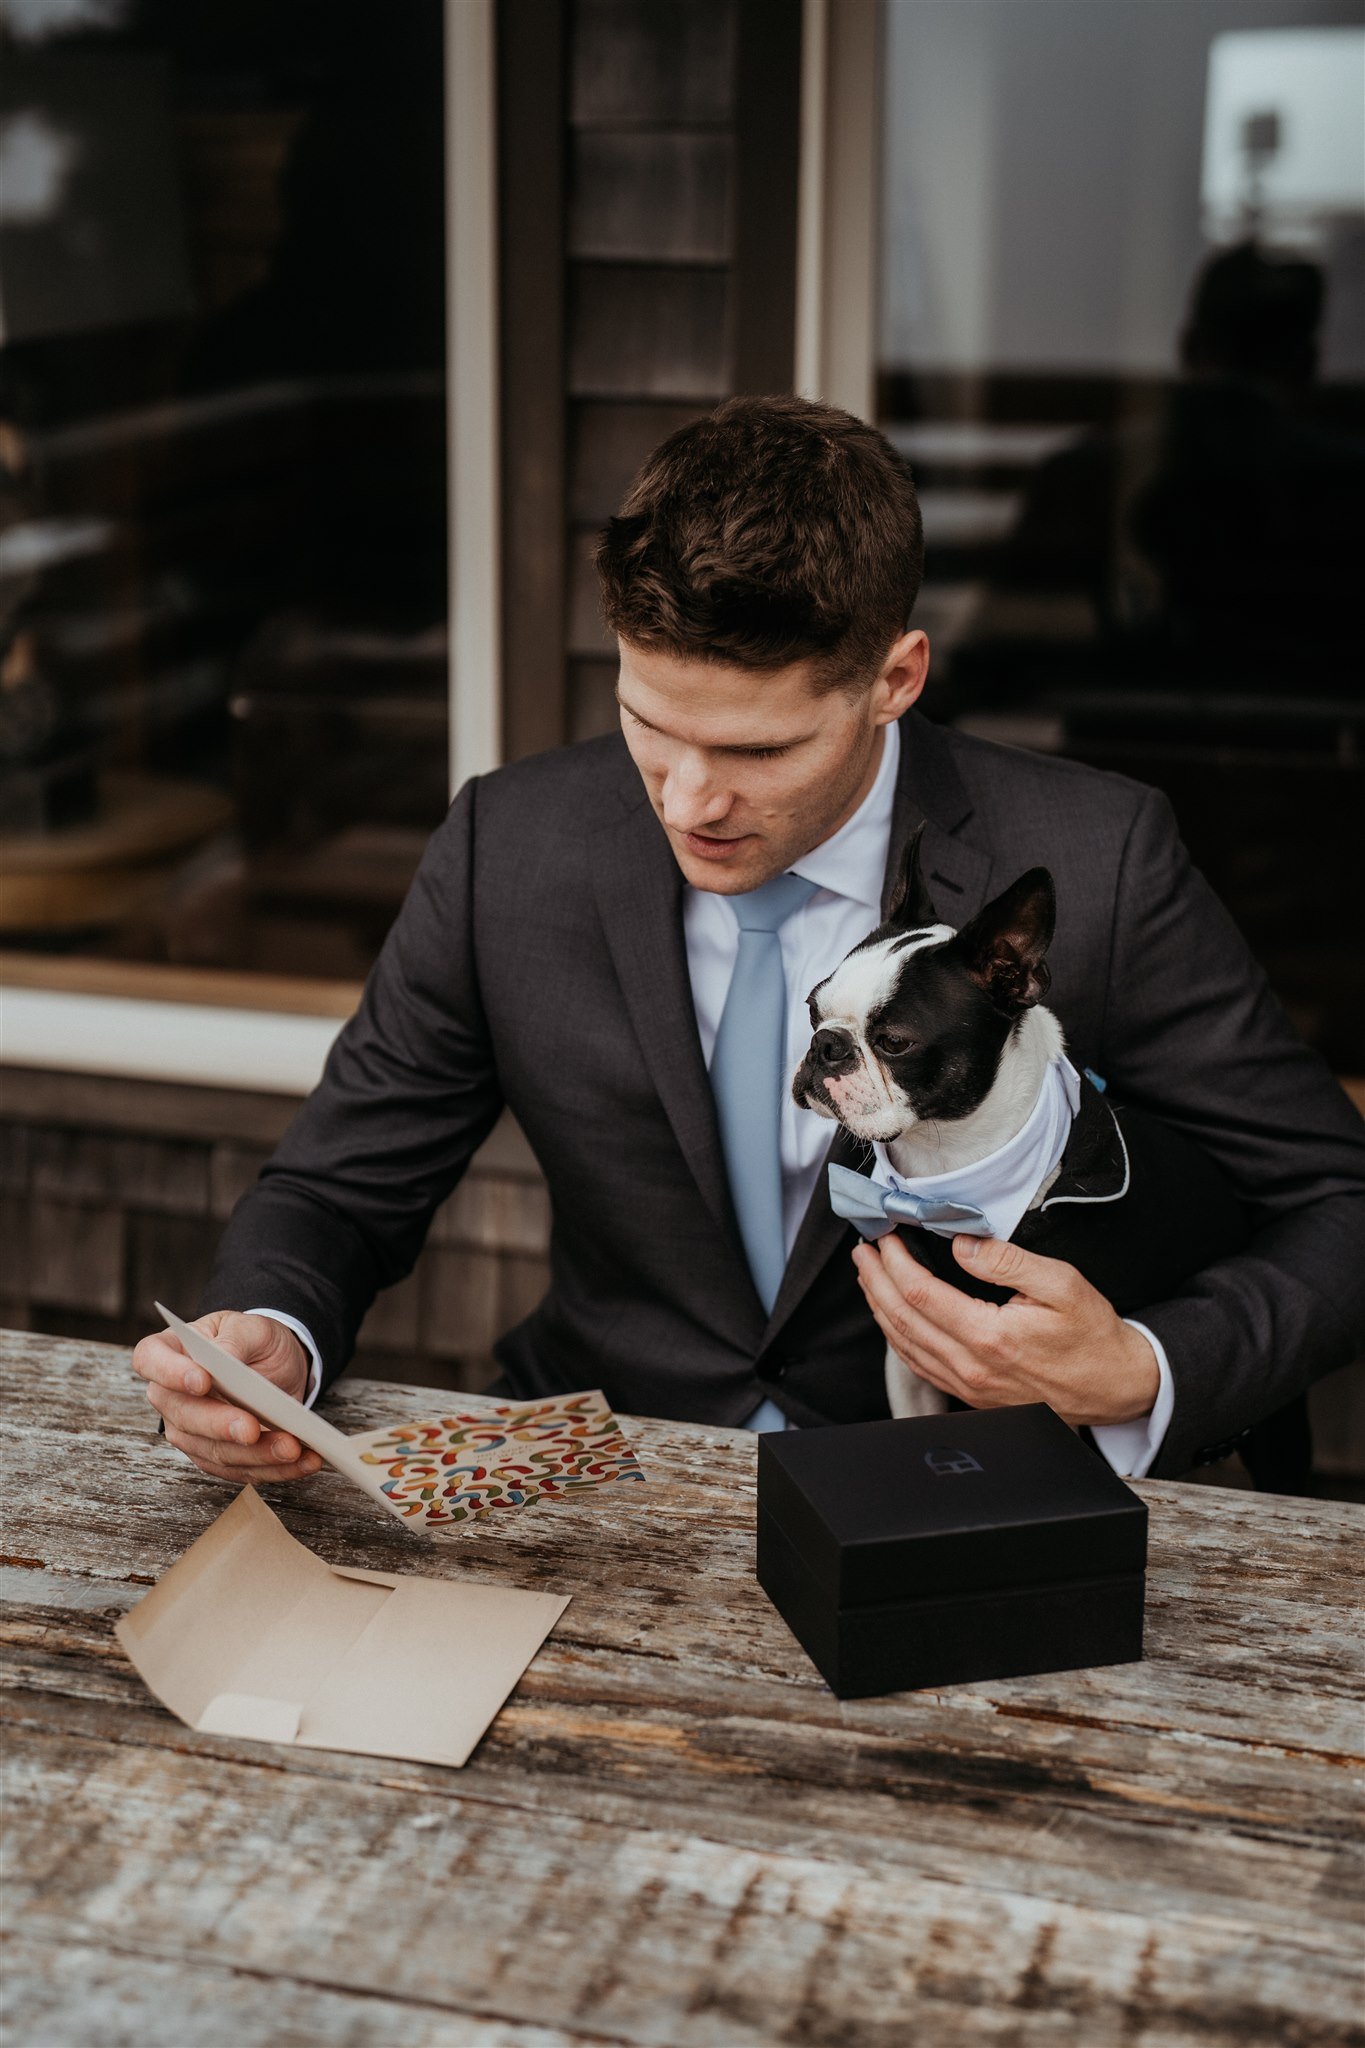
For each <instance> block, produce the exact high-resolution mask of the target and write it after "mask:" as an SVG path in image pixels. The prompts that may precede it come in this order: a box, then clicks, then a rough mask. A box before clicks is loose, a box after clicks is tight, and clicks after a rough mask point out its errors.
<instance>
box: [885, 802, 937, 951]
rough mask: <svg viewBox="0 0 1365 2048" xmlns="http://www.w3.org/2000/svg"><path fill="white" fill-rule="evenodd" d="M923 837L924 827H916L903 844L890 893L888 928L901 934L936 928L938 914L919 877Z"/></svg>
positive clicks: (922, 879) (887, 917)
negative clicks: (926, 926) (899, 928)
mask: <svg viewBox="0 0 1365 2048" xmlns="http://www.w3.org/2000/svg"><path fill="white" fill-rule="evenodd" d="M923 837H924V827H923V825H920V826H919V827H918V828H917V829H916V830H915V831H914V832H912V833H911V835H910V837H909V838H908V839H907V840H906V842H905V851H904V853H903V854H902V855H901V871H900V878H899V880H898V881H897V883H896V886H895V889H894V891H893V892H892V896H891V908H890V910H889V911H888V912H887V914H886V922H887V923H888V924H895V925H899V926H900V927H901V929H902V931H907V932H914V931H918V930H919V929H920V927H921V926H922V925H927V924H937V923H938V921H939V916H938V912H937V911H936V910H935V908H934V906H933V903H932V902H931V900H930V896H929V891H928V890H927V889H926V888H925V886H924V876H923V875H922V874H921V873H920V865H919V843H920V841H921V839H923Z"/></svg>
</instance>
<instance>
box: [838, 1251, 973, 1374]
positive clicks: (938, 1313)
mask: <svg viewBox="0 0 1365 2048" xmlns="http://www.w3.org/2000/svg"><path fill="white" fill-rule="evenodd" d="M854 1260H855V1263H856V1265H857V1267H858V1277H859V1279H860V1280H861V1281H862V1284H863V1287H864V1289H865V1291H866V1293H867V1297H868V1300H869V1301H871V1302H874V1303H875V1304H876V1305H877V1306H879V1307H880V1308H881V1309H882V1310H883V1312H884V1313H885V1314H886V1315H887V1316H888V1317H889V1318H890V1320H891V1321H892V1322H893V1323H896V1324H900V1323H902V1322H903V1323H904V1326H905V1332H906V1335H907V1337H910V1336H913V1337H914V1338H915V1339H916V1340H917V1341H918V1342H921V1343H924V1344H927V1345H928V1347H929V1348H930V1349H931V1350H932V1351H934V1352H935V1353H936V1354H937V1355H938V1356H939V1357H941V1358H942V1359H943V1360H944V1361H945V1363H947V1364H956V1363H958V1362H959V1361H960V1359H961V1357H962V1355H963V1353H964V1352H967V1351H970V1350H972V1349H973V1347H974V1346H979V1345H980V1344H981V1343H982V1342H983V1340H984V1338H985V1337H986V1336H987V1335H989V1334H990V1324H989V1323H988V1324H987V1328H986V1330H984V1331H983V1330H982V1329H981V1327H980V1324H981V1321H982V1312H983V1311H985V1315H986V1317H988V1318H989V1317H993V1316H994V1315H995V1313H996V1311H995V1310H994V1309H988V1308H987V1305H986V1304H985V1303H984V1302H979V1301H973V1300H972V1299H971V1298H970V1296H968V1295H964V1294H959V1293H958V1291H957V1289H956V1288H955V1287H949V1286H948V1285H947V1284H946V1283H945V1282H944V1281H942V1280H940V1279H938V1278H937V1277H936V1276H935V1275H934V1274H933V1273H927V1272H926V1271H925V1269H924V1267H923V1266H921V1265H920V1264H919V1262H918V1260H916V1259H914V1258H912V1257H911V1255H910V1253H909V1252H908V1251H907V1250H906V1249H905V1246H904V1245H903V1244H901V1243H899V1241H898V1240H896V1239H893V1238H890V1237H887V1238H883V1239H882V1241H881V1243H880V1244H879V1245H878V1247H877V1249H876V1250H875V1251H874V1250H873V1249H872V1248H871V1247H870V1246H863V1247H860V1249H859V1250H858V1251H857V1252H855V1254H854Z"/></svg>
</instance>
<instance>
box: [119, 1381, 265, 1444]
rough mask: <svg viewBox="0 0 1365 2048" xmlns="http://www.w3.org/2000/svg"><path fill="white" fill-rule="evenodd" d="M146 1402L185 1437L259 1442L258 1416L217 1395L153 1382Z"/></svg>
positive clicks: (259, 1426) (219, 1441)
mask: <svg viewBox="0 0 1365 2048" xmlns="http://www.w3.org/2000/svg"><path fill="white" fill-rule="evenodd" d="M147 1399H148V1400H149V1401H150V1402H151V1404H152V1406H153V1408H155V1410H156V1412H157V1414H158V1415H160V1416H161V1418H162V1420H163V1421H164V1422H165V1423H166V1424H167V1425H168V1426H169V1427H171V1428H174V1429H177V1430H179V1431H180V1433H181V1435H182V1436H193V1437H204V1438H207V1439H209V1440H211V1441H213V1442H215V1443H219V1444H228V1443H234V1444H254V1443H257V1442H259V1440H260V1436H261V1425H260V1423H259V1422H258V1421H257V1420H256V1417H255V1416H254V1415H248V1413H247V1411H246V1410H245V1408H234V1407H233V1406H232V1404H231V1402H229V1401H220V1400H218V1399H217V1397H216V1396H210V1397H208V1398H203V1397H199V1396H196V1395H192V1394H181V1393H178V1392H177V1391H176V1389H175V1388H174V1387H166V1386H161V1385H160V1384H158V1383H157V1382H156V1381H153V1382H152V1383H151V1384H150V1385H149V1386H148V1388H147Z"/></svg>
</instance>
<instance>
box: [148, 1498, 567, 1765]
mask: <svg viewBox="0 0 1365 2048" xmlns="http://www.w3.org/2000/svg"><path fill="white" fill-rule="evenodd" d="M568 1604H569V1602H568V1599H567V1597H561V1596H560V1595H559V1594H557V1593H522V1592H518V1591H516V1590H515V1589H512V1588H509V1587H507V1586H490V1585H481V1584H478V1583H476V1582H475V1581H472V1580H465V1579H417V1578H412V1577H408V1576H400V1575H399V1574H398V1573H396V1572H368V1571H357V1570H350V1569H347V1568H345V1567H343V1566H340V1565H327V1564H324V1563H323V1561H322V1559H321V1558H320V1557H315V1556H314V1554H313V1552H312V1551H311V1550H308V1549H306V1548H305V1546H304V1545H303V1544H302V1543H297V1542H295V1540H294V1538H293V1537H292V1536H291V1535H290V1534H289V1532H288V1530H287V1529H285V1528H284V1526H283V1524H282V1523H281V1522H279V1521H278V1520H277V1519H276V1517H275V1516H274V1515H273V1514H272V1513H271V1512H270V1509H269V1508H268V1507H267V1506H266V1504H265V1502H264V1501H263V1500H262V1499H261V1498H260V1496H259V1495H258V1494H257V1493H255V1492H253V1490H252V1489H251V1488H250V1487H249V1486H248V1487H246V1488H244V1489H243V1491H242V1492H241V1493H239V1494H238V1496H237V1498H236V1500H235V1501H234V1502H233V1503H232V1506H231V1507H230V1508H228V1510H227V1511H226V1513H225V1514H221V1515H220V1516H219V1517H218V1519H217V1521H216V1522H214V1523H213V1525H212V1526H211V1527H210V1528H208V1529H206V1530H205V1532H204V1534H203V1535H202V1536H201V1537H200V1538H199V1539H198V1541H197V1542H196V1543H192V1544H191V1545H190V1548H189V1549H188V1550H187V1551H186V1552H185V1555H184V1556H183V1557H182V1558H180V1559H179V1561H178V1562H177V1563H175V1564H173V1565H172V1566H171V1568H170V1570H169V1571H168V1572H167V1573H166V1574H165V1576H164V1577H163V1578H162V1579H160V1580H159V1581H158V1583H157V1584H156V1585H155V1586H153V1588H152V1590H151V1592H150V1593H147V1594H145V1595H144V1597H143V1598H142V1599H141V1600H140V1601H139V1602H138V1604H137V1606H136V1607H134V1608H133V1609H132V1610H131V1611H130V1612H129V1613H128V1614H126V1615H125V1616H124V1617H123V1619H122V1620H121V1621H120V1622H119V1623H118V1624H117V1625H116V1627H115V1630H114V1633H115V1635H116V1636H117V1637H118V1639H119V1642H120V1643H121V1644H122V1645H123V1648H124V1649H125V1650H126V1652H127V1653H128V1656H129V1657H130V1659H131V1660H132V1662H133V1664H134V1666H135V1667H136V1669H137V1671H138V1673H139V1674H140V1676H141V1677H142V1679H143V1681H144V1682H145V1684H146V1685H147V1687H148V1688H149V1690H150V1691H151V1692H153V1693H155V1695H156V1697H157V1698H158V1699H159V1700H160V1701H161V1703H162V1704H163V1706H167V1707H169V1708H170V1710H171V1712H172V1713H173V1714H175V1715H177V1716H178V1717H179V1719H180V1720H182V1721H184V1722H185V1723H186V1724H187V1726H189V1727H191V1728H197V1729H199V1730H200V1731H201V1732H202V1733H203V1734H206V1735H241V1736H247V1737H249V1738H253V1739H255V1740H257V1741H260V1742H286V1743H291V1744H293V1745H294V1747H295V1748H298V1749H344V1750H350V1751H352V1752H354V1753H355V1754H356V1755H359V1756H401V1757H409V1758H410V1759H411V1760H412V1761H413V1762H414V1763H422V1764H453V1765H459V1764H462V1763H464V1762H466V1761H467V1759H468V1757H469V1754H470V1751H471V1750H472V1749H473V1747H474V1745H475V1743H476V1742H477V1741H478V1739H479V1737H480V1736H481V1735H482V1734H483V1732H484V1730H485V1729H486V1728H487V1726H488V1724H489V1722H490V1721H491V1720H492V1719H493V1716H494V1715H495V1714H496V1713H497V1711H498V1708H499V1707H500V1706H501V1705H502V1703H503V1701H504V1700H505V1699H506V1698H507V1695H508V1694H509V1693H510V1692H511V1690H512V1688H513V1686H514V1685H515V1684H516V1682H517V1680H518V1679H519V1678H520V1677H521V1674H522V1672H523V1671H524V1670H525V1669H526V1667H527V1665H528V1664H529V1663H530V1661H531V1659H532V1658H533V1657H534V1656H535V1654H536V1651H537V1650H538V1649H539V1648H540V1646H541V1644H542V1643H543V1642H544V1640H545V1638H546V1636H547V1635H548V1634H549V1633H550V1630H551V1629H552V1628H553V1627H554V1625H555V1623H556V1622H557V1621H558V1619H559V1617H560V1615H561V1614H562V1613H563V1612H564V1609H565V1608H566V1607H567V1606H568Z"/></svg>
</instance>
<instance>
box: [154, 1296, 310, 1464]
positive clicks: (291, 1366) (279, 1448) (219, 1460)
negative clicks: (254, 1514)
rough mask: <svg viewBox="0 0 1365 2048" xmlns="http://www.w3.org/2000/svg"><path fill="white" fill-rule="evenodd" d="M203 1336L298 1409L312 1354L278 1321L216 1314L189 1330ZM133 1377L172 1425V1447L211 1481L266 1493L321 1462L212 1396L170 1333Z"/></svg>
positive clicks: (283, 1434)
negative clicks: (269, 1483) (270, 1484)
mask: <svg viewBox="0 0 1365 2048" xmlns="http://www.w3.org/2000/svg"><path fill="white" fill-rule="evenodd" d="M190 1327H191V1328H192V1329H195V1330H202V1331H203V1332H204V1335H205V1336H206V1337H212V1338H213V1340H214V1342H215V1343H216V1344H221V1345H222V1347H223V1349H224V1351H230V1352H231V1353H232V1355H233V1357H234V1358H240V1359H241V1361H242V1363H243V1364H244V1365H249V1366H251V1367H252V1369H253V1370H254V1371H256V1372H258V1373H260V1374H261V1376H262V1378H263V1379H267V1380H270V1381H272V1382H273V1383H274V1385H275V1386H277V1387H283V1388H284V1390H285V1392H286V1393H287V1394H292V1395H293V1396H294V1398H295V1400H296V1401H299V1400H302V1399H303V1396H304V1393H305V1391H306V1389H307V1386H308V1354H307V1352H306V1351H305V1350H304V1348H303V1346H302V1344H300V1342H299V1340H298V1338H297V1337H296V1336H295V1335H294V1333H293V1331H292V1330H287V1329H286V1328H285V1326H284V1324H283V1323H277V1322H276V1321H275V1320H274V1318H273V1317H272V1316H244V1315H239V1314H238V1313H237V1311H236V1310H235V1309H230V1308H221V1309H215V1310H214V1312H213V1314H212V1315H207V1316H200V1318H199V1320H198V1322H197V1323H192V1324H191V1326H190ZM133 1371H134V1372H136V1373H140V1374H141V1376H142V1378H143V1379H144V1380H146V1381H147V1399H148V1400H149V1401H150V1402H151V1404H152V1406H153V1408H155V1409H156V1411H157V1413H158V1415H160V1416H161V1417H162V1419H163V1421H164V1422H165V1425H166V1441H167V1443H171V1444H174V1445H175V1447H176V1449H177V1450H178V1451H183V1452H184V1453H185V1455H186V1457H187V1458H192V1459H193V1460H194V1463H195V1464H196V1465H197V1466H198V1467H199V1470H200V1471H201V1472H207V1473H208V1475H209V1477H210V1478H211V1479H231V1480H235V1481H236V1482H237V1484H238V1485H260V1484H263V1483H264V1482H265V1481H266V1480H269V1479H306V1478H308V1476H309V1475H310V1473H313V1472H316V1471H317V1469H318V1467H319V1466H320V1465H321V1463H322V1460H321V1458H320V1457H319V1456H318V1454H317V1452H316V1451H310V1450H307V1449H306V1448H305V1447H304V1445H302V1444H301V1443H300V1442H299V1440H298V1438H297V1437H293V1436H290V1435H288V1434H287V1432H285V1431H282V1430H276V1429H270V1428H269V1427H267V1426H266V1425H265V1424H263V1423H260V1422H258V1421H257V1420H256V1417H255V1416H254V1415H248V1414H247V1412H246V1410H245V1409H244V1408H234V1407H233V1406H232V1405H231V1403H230V1402H227V1401H224V1400H222V1399H221V1398H220V1397H219V1396H218V1395H217V1394H215V1393H214V1392H213V1383H212V1381H211V1380H210V1379H209V1376H208V1374H207V1373H206V1372H205V1371H204V1369H203V1367H202V1366H199V1365H196V1364H195V1363H194V1360H193V1359H192V1358H189V1357H187V1356H186V1354H185V1352H184V1351H182V1349H181V1347H180V1342H179V1339H178V1338H176V1337H173V1336H172V1335H171V1333H170V1331H169V1330H163V1331H161V1332H160V1334H159V1335H158V1336H155V1337H144V1338H143V1339H142V1342H141V1343H140V1344H139V1345H138V1347H137V1349H136V1350H135V1351H134V1353H133Z"/></svg>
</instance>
